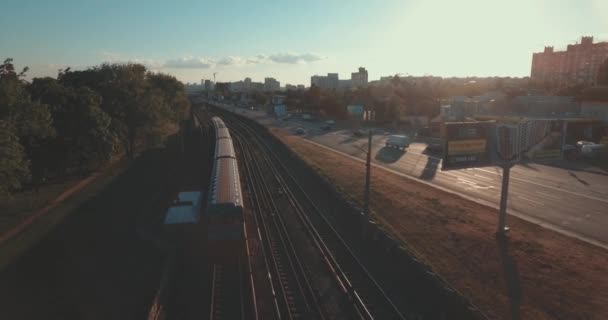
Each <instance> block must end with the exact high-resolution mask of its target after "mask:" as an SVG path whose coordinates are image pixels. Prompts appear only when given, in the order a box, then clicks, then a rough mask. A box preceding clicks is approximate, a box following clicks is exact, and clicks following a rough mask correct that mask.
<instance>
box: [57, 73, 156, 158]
mask: <svg viewBox="0 0 608 320" xmlns="http://www.w3.org/2000/svg"><path fill="white" fill-rule="evenodd" d="M146 75H147V70H146V67H145V66H143V65H141V64H133V63H129V64H102V65H101V66H97V67H93V68H91V69H87V70H84V71H68V72H64V73H63V74H62V75H61V76H60V78H59V80H60V82H61V83H63V84H64V85H66V86H73V87H79V86H86V87H89V88H91V89H93V90H94V91H96V92H97V93H98V94H99V95H101V97H102V103H101V108H102V109H103V110H104V111H105V112H107V113H108V114H109V115H110V117H111V119H112V123H111V128H112V131H113V132H114V133H115V134H116V137H117V138H118V139H119V141H120V142H121V144H122V145H123V148H124V150H125V153H126V154H127V156H128V157H129V158H130V159H131V158H133V155H134V148H135V144H136V142H137V140H138V139H139V138H144V136H145V133H146V132H147V131H148V132H149V131H150V127H151V126H152V125H153V124H154V123H156V122H155V120H156V119H158V118H159V116H158V115H157V114H154V112H156V111H157V110H158V109H159V108H156V106H158V105H159V104H158V103H156V102H154V104H150V102H151V99H150V97H148V96H147V94H148V93H149V90H148V89H149V87H150V86H149V85H148V82H147V79H146ZM158 97H159V96H158V95H155V98H158Z"/></svg>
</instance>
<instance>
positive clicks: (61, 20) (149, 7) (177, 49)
mask: <svg viewBox="0 0 608 320" xmlns="http://www.w3.org/2000/svg"><path fill="white" fill-rule="evenodd" d="M2 2H3V5H2V10H1V11H0V59H4V58H8V57H11V58H13V59H14V62H15V64H16V65H17V67H23V66H26V65H27V66H29V67H30V72H29V74H28V76H29V77H30V78H31V77H38V76H56V75H57V70H59V69H62V68H66V67H68V66H70V67H72V68H73V69H82V68H86V67H88V66H93V65H97V64H100V63H103V62H110V63H122V62H129V61H130V62H138V63H143V64H145V65H146V66H148V68H150V69H151V70H153V71H159V72H164V73H169V74H172V75H174V76H176V77H177V78H178V79H180V80H182V81H184V82H197V83H200V80H201V79H213V73H216V79H217V81H237V80H242V79H244V78H245V77H250V78H252V79H253V81H263V79H264V77H275V78H276V79H277V80H279V81H281V85H284V84H286V83H290V84H306V85H309V84H310V77H311V76H312V75H315V74H319V75H324V74H326V73H328V72H337V73H339V74H340V79H349V78H350V73H351V72H354V71H356V70H357V68H358V67H361V66H362V67H365V68H366V69H367V70H368V72H369V78H370V80H373V79H378V78H379V77H381V76H387V75H395V74H405V75H415V76H419V75H434V76H443V77H451V76H512V77H522V76H528V75H529V73H530V64H531V60H532V53H533V52H537V51H542V50H543V47H544V46H545V45H553V46H555V48H556V49H560V48H565V47H566V45H567V44H569V43H575V42H576V41H580V37H581V36H582V35H590V36H594V37H595V39H596V41H597V40H604V41H608V0H509V1H504V0H458V1H456V0H442V1H439V0H382V1H369V0H343V1H338V0H333V1H332V0H307V1H302V0H300V1H291V0H283V1H279V0H266V1H261V0H258V1H253V0H249V1H241V0H231V1H221V0H214V1H205V0H196V1H185V0H183V1H180V0H173V1H169V0H165V1H155V0H147V1H135V0H129V1H125V0H73V1H72V0H70V1H68V0H53V1H48V0H44V1H42V0H40V1H33V0H3V1H2Z"/></svg>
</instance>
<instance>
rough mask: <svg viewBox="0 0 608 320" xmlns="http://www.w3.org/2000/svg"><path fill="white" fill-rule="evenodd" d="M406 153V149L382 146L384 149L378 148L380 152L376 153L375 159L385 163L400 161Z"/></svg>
mask: <svg viewBox="0 0 608 320" xmlns="http://www.w3.org/2000/svg"><path fill="white" fill-rule="evenodd" d="M404 154H405V150H401V149H397V148H389V147H382V149H380V150H378V153H376V157H375V159H376V160H378V161H381V162H384V163H394V162H397V161H399V159H401V157H402V156H403V155H404Z"/></svg>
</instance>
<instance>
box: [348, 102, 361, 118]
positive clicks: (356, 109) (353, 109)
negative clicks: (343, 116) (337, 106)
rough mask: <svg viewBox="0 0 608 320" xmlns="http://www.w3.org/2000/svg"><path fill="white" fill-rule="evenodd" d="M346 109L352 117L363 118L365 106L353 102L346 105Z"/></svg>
mask: <svg viewBox="0 0 608 320" xmlns="http://www.w3.org/2000/svg"><path fill="white" fill-rule="evenodd" d="M346 111H347V112H348V115H349V116H350V117H351V118H355V119H361V118H363V106H362V105H356V104H351V105H349V106H347V107H346Z"/></svg>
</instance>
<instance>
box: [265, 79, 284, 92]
mask: <svg viewBox="0 0 608 320" xmlns="http://www.w3.org/2000/svg"><path fill="white" fill-rule="evenodd" d="M280 89H281V83H280V82H279V81H277V79H275V78H264V91H279V90H280Z"/></svg>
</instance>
